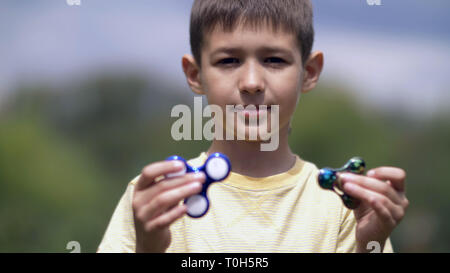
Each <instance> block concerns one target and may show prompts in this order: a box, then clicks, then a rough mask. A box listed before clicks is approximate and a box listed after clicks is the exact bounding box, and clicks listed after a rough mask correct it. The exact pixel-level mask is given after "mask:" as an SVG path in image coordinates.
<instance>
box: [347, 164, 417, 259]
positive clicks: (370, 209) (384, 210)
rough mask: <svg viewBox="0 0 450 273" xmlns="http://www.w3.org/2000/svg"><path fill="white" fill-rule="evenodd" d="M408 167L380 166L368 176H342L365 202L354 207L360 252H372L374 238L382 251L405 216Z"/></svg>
mask: <svg viewBox="0 0 450 273" xmlns="http://www.w3.org/2000/svg"><path fill="white" fill-rule="evenodd" d="M405 177H406V173H405V171H404V170H402V169H399V168H394V167H379V168H375V169H372V170H370V171H368V172H367V176H364V175H356V174H352V173H342V174H340V175H339V178H340V179H341V182H342V185H343V190H344V192H345V193H347V194H348V195H350V196H352V197H354V198H356V199H358V200H360V201H361V204H360V205H359V206H358V207H357V208H356V209H355V210H354V213H355V218H356V222H357V225H356V244H357V252H368V250H367V244H368V243H369V242H370V241H376V242H379V243H380V246H381V251H382V250H383V248H384V244H385V242H386V239H387V238H388V237H389V235H390V234H391V232H392V230H393V229H394V228H395V227H396V226H397V225H398V223H399V222H400V221H401V220H402V218H403V216H404V215H405V212H406V209H407V208H408V205H409V201H408V199H407V198H406V195H405Z"/></svg>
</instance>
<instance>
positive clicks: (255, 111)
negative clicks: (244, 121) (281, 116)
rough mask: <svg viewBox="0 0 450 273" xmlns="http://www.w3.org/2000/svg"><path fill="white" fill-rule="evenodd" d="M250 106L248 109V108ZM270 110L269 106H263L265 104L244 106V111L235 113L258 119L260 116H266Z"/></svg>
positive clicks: (240, 110) (239, 110) (238, 110)
mask: <svg viewBox="0 0 450 273" xmlns="http://www.w3.org/2000/svg"><path fill="white" fill-rule="evenodd" d="M248 106H250V107H248ZM270 110H271V106H270V105H265V104H259V105H258V104H246V105H244V109H243V110H242V109H236V112H237V113H243V114H244V116H245V117H246V118H247V117H251V116H256V117H259V116H260V115H262V114H266V115H267V114H268V113H270Z"/></svg>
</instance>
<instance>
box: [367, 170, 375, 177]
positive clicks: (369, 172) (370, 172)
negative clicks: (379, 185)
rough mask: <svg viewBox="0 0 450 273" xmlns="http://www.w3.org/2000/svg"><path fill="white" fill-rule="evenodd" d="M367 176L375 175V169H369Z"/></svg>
mask: <svg viewBox="0 0 450 273" xmlns="http://www.w3.org/2000/svg"><path fill="white" fill-rule="evenodd" d="M367 175H368V176H374V175H375V171H374V170H370V171H368V172H367Z"/></svg>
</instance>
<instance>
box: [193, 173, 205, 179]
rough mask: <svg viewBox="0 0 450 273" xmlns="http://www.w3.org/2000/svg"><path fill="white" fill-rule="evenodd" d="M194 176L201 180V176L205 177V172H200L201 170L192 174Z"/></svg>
mask: <svg viewBox="0 0 450 273" xmlns="http://www.w3.org/2000/svg"><path fill="white" fill-rule="evenodd" d="M194 178H195V179H200V180H202V179H203V178H205V174H204V173H202V172H200V173H195V174H194Z"/></svg>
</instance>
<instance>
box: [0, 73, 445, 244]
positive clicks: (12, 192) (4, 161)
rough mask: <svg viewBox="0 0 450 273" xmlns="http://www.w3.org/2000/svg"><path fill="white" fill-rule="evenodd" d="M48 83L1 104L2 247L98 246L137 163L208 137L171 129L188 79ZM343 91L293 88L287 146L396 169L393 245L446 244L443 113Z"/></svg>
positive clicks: (320, 158) (190, 152)
mask: <svg viewBox="0 0 450 273" xmlns="http://www.w3.org/2000/svg"><path fill="white" fill-rule="evenodd" d="M57 88H59V89H64V90H65V92H58V91H57V90H56V89H55V87H54V86H53V87H52V86H51V85H47V84H45V83H39V84H36V83H34V84H31V83H30V84H23V85H21V86H18V87H17V90H15V91H14V92H12V93H11V95H10V96H9V97H8V98H7V103H6V104H5V105H6V106H7V107H3V108H2V109H1V115H0V128H1V131H0V181H1V182H2V183H0V219H2V220H1V221H0V251H1V252H69V251H68V250H66V249H65V246H66V244H67V242H69V241H78V242H80V244H81V251H82V252H95V251H96V248H97V246H98V244H99V243H100V241H101V238H102V235H103V233H104V231H105V229H106V226H107V224H108V221H109V219H110V217H111V215H112V212H113V210H114V207H115V206H116V204H117V202H118V200H119V198H120V196H121V195H122V194H123V192H124V190H125V188H126V185H127V183H128V182H129V181H130V180H131V179H132V178H133V177H135V176H136V175H137V174H139V172H140V170H141V169H142V167H144V166H145V165H146V164H148V163H150V162H153V161H157V160H162V159H164V158H165V157H167V156H168V155H171V154H179V155H182V156H184V157H186V158H192V157H195V156H197V155H198V154H199V153H200V152H201V151H203V150H205V149H207V147H208V142H207V141H179V142H177V141H174V140H172V137H171V136H170V127H171V124H172V123H173V122H174V121H175V118H170V111H171V109H172V107H173V106H174V105H176V104H180V103H182V104H187V105H192V104H193V95H192V93H191V92H190V90H189V89H188V87H186V88H185V90H178V91H176V90H172V89H173V88H172V87H171V85H170V83H168V82H164V81H161V79H157V78H153V79H152V78H148V77H144V76H143V75H140V74H139V73H133V72H127V73H120V74H115V73H106V74H94V75H91V76H90V77H89V78H86V79H85V80H84V81H82V82H77V83H76V84H74V83H67V84H66V85H65V86H59V87H57ZM162 90H166V91H168V90H170V92H161V91H162ZM345 90H347V88H345V87H343V86H341V87H338V86H336V85H334V84H332V83H326V82H325V83H321V84H320V85H319V86H318V87H317V88H316V89H315V90H314V91H312V92H310V93H308V94H305V95H303V96H302V98H301V99H300V102H299V106H298V108H297V111H296V114H295V117H294V120H293V124H292V126H293V131H292V134H291V136H290V144H291V146H292V149H293V150H294V151H295V152H296V153H297V154H299V155H300V156H301V157H303V158H304V159H306V160H308V161H311V162H314V163H315V164H316V165H317V166H319V167H324V166H336V167H338V166H341V165H342V164H343V163H344V162H345V161H346V160H347V159H349V158H350V157H352V156H355V155H360V156H362V157H364V159H365V160H366V162H367V165H368V167H369V168H371V167H375V166H380V165H394V166H398V167H401V168H403V169H405V170H406V171H407V196H408V198H409V200H410V202H411V205H410V208H409V210H408V214H407V215H406V217H405V218H404V220H403V221H402V222H401V224H400V225H399V227H398V228H397V229H396V230H395V231H394V234H393V235H392V240H393V244H394V247H395V250H396V251H398V252H441V251H443V252H447V251H450V244H449V243H448V242H450V232H449V231H450V218H449V217H448V211H449V210H450V202H449V201H448V199H449V197H450V184H449V183H446V182H448V179H447V171H448V166H449V162H450V145H448V140H449V139H450V122H449V121H450V120H449V115H446V114H445V113H443V114H442V115H441V116H439V115H438V116H435V117H434V118H433V119H431V120H421V121H417V120H413V119H410V118H409V117H408V116H399V115H397V114H389V113H385V112H377V110H376V109H373V108H370V107H368V106H362V105H361V104H360V103H358V102H357V101H355V100H354V99H352V96H350V93H349V92H348V91H345ZM173 94H179V95H173ZM143 102H145V103H143ZM204 122H206V119H204Z"/></svg>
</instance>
